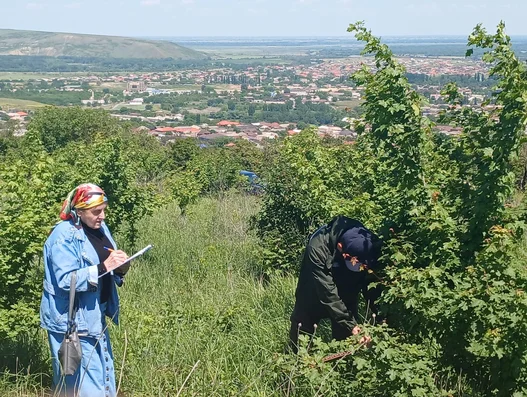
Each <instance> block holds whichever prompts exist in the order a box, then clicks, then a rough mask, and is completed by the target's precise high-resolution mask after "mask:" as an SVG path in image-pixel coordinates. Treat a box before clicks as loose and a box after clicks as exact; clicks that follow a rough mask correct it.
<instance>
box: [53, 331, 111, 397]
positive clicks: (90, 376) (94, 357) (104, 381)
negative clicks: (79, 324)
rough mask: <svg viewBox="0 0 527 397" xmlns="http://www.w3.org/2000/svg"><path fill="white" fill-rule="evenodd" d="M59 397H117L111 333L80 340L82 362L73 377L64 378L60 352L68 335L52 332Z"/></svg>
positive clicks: (56, 389) (54, 382)
mask: <svg viewBox="0 0 527 397" xmlns="http://www.w3.org/2000/svg"><path fill="white" fill-rule="evenodd" d="M48 339H49V346H50V349H51V360H52V366H53V386H54V390H55V392H56V395H59V396H67V397H70V396H71V397H115V396H116V390H115V371H114V366H113V353H112V348H111V346H110V339H109V335H108V330H105V332H104V334H103V335H102V336H101V337H100V338H99V339H95V338H91V337H85V336H80V337H79V339H80V343H81V347H82V361H81V365H80V366H79V368H78V369H77V372H76V373H75V374H73V375H67V376H63V375H62V374H61V371H60V361H59V359H58V351H59V348H60V344H61V342H62V341H63V339H64V334H61V333H56V332H50V331H48Z"/></svg>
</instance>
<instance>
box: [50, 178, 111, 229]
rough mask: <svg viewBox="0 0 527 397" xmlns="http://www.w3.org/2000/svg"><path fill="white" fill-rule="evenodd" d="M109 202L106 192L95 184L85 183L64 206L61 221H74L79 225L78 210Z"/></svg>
mask: <svg viewBox="0 0 527 397" xmlns="http://www.w3.org/2000/svg"><path fill="white" fill-rule="evenodd" d="M107 201H108V198H107V197H106V194H105V193H104V190H102V189H101V188H100V187H99V186H97V185H94V184H93V183H83V184H82V185H79V186H77V187H76V188H75V189H73V190H72V191H71V192H69V194H68V197H66V200H64V204H62V210H61V211H60V219H62V220H63V221H67V220H70V219H72V220H73V222H74V223H75V224H78V223H79V217H78V216H77V210H84V209H89V208H93V207H97V206H98V205H101V204H103V203H105V202H107Z"/></svg>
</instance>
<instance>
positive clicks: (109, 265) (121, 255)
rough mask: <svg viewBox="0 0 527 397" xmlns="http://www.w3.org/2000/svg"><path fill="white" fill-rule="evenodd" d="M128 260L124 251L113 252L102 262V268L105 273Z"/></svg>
mask: <svg viewBox="0 0 527 397" xmlns="http://www.w3.org/2000/svg"><path fill="white" fill-rule="evenodd" d="M127 259H128V255H126V253H125V252H124V251H121V250H115V251H113V252H112V253H111V254H110V256H109V257H108V258H107V259H106V260H105V261H104V267H105V268H106V271H107V272H110V271H112V270H113V269H116V268H117V267H118V266H119V265H120V264H121V263H123V262H124V261H125V260H127Z"/></svg>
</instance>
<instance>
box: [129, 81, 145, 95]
mask: <svg viewBox="0 0 527 397" xmlns="http://www.w3.org/2000/svg"><path fill="white" fill-rule="evenodd" d="M126 91H128V92H145V91H146V84H145V82H144V81H129V82H128V84H127V85H126Z"/></svg>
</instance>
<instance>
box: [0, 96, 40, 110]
mask: <svg viewBox="0 0 527 397" xmlns="http://www.w3.org/2000/svg"><path fill="white" fill-rule="evenodd" d="M43 106H46V105H45V104H43V103H39V102H35V101H26V100H23V99H14V98H0V107H1V108H2V109H4V110H9V109H12V108H13V109H26V110H34V109H37V108H40V107H43Z"/></svg>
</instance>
